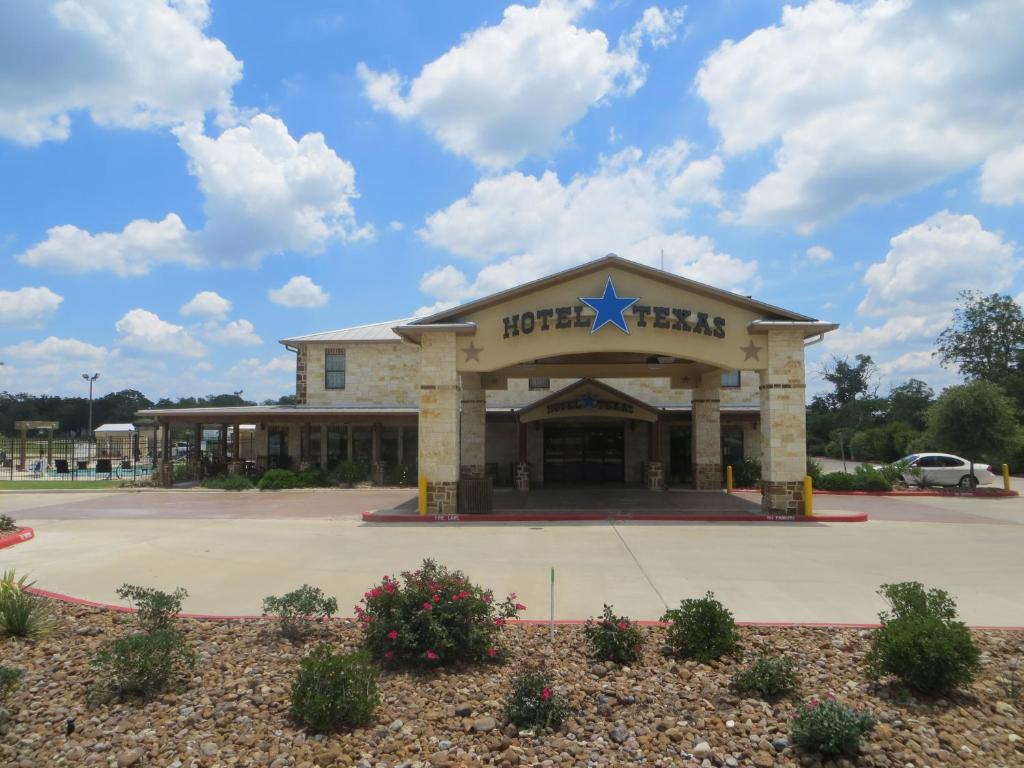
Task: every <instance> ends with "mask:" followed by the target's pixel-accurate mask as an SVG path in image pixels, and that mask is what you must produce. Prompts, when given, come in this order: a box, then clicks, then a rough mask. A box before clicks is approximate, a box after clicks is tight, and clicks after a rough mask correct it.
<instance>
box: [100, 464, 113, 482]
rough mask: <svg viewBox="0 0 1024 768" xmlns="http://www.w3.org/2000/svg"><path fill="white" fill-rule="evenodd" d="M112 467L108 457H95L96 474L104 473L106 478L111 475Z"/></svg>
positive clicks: (109, 477)
mask: <svg viewBox="0 0 1024 768" xmlns="http://www.w3.org/2000/svg"><path fill="white" fill-rule="evenodd" d="M113 474H114V468H113V466H111V462H110V459H96V475H97V476H99V475H106V476H107V480H110V479H111V478H112V477H113Z"/></svg>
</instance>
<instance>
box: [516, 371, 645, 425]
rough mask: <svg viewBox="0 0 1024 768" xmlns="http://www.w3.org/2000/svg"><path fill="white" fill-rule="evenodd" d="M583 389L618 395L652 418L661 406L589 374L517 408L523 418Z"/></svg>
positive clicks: (613, 395)
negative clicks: (639, 398) (640, 398)
mask: <svg viewBox="0 0 1024 768" xmlns="http://www.w3.org/2000/svg"><path fill="white" fill-rule="evenodd" d="M583 389H588V390H589V389H595V390H597V391H599V392H604V393H605V394H608V395H610V396H612V397H616V398H618V399H619V400H622V401H623V402H624V403H629V404H630V405H632V406H634V407H635V408H638V409H640V411H641V412H643V413H646V414H650V416H651V417H652V419H653V418H654V417H656V416H657V413H658V411H659V410H660V408H658V406H656V405H651V404H650V403H645V402H644V401H643V400H638V399H637V398H635V397H633V396H632V395H628V394H626V393H625V392H623V391H622V390H620V389H616V388H615V387H613V386H611V385H609V384H605V383H604V382H603V381H598V380H597V379H593V378H590V377H589V376H588V377H585V378H582V379H580V380H578V381H574V382H572V383H571V384H566V385H565V386H564V387H562V388H561V389H558V390H555V391H554V392H552V393H551V394H550V395H547V396H545V397H542V398H541V399H540V400H534V401H533V402H532V403H528V404H526V405H524V406H522V407H521V408H518V409H516V410H517V411H518V413H519V414H520V418H522V417H523V416H525V415H526V414H528V413H530V412H531V411H535V410H540V409H542V408H545V407H546V406H547V405H548V404H550V403H557V402H558V401H559V400H562V399H563V398H565V397H566V396H567V395H570V394H572V393H573V392H577V391H580V390H583Z"/></svg>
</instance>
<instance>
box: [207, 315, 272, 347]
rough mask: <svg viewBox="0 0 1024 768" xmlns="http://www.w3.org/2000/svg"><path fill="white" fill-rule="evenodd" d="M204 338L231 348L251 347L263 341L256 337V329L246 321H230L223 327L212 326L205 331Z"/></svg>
mask: <svg viewBox="0 0 1024 768" xmlns="http://www.w3.org/2000/svg"><path fill="white" fill-rule="evenodd" d="M206 337H207V338H208V339H209V340H210V341H212V342H214V343H215V344H228V345H231V346H237V345H242V346H253V345H256V344H262V343H263V339H261V338H260V337H259V336H257V335H256V329H255V328H254V327H253V324H252V323H250V322H249V321H248V320H231V321H230V322H227V323H224V324H223V325H218V324H212V326H211V327H209V328H208V329H206Z"/></svg>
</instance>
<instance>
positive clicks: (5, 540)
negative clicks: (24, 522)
mask: <svg viewBox="0 0 1024 768" xmlns="http://www.w3.org/2000/svg"><path fill="white" fill-rule="evenodd" d="M35 535H36V532H35V531H34V530H32V529H31V528H29V527H28V526H22V527H20V528H15V529H14V530H13V531H7V532H5V533H0V549H4V548H5V547H13V546H14V545H15V544H21V542H23V541H28V540H29V539H33V538H35Z"/></svg>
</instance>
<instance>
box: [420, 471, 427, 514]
mask: <svg viewBox="0 0 1024 768" xmlns="http://www.w3.org/2000/svg"><path fill="white" fill-rule="evenodd" d="M420 514H421V515H425V514H427V476H426V475H420Z"/></svg>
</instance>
